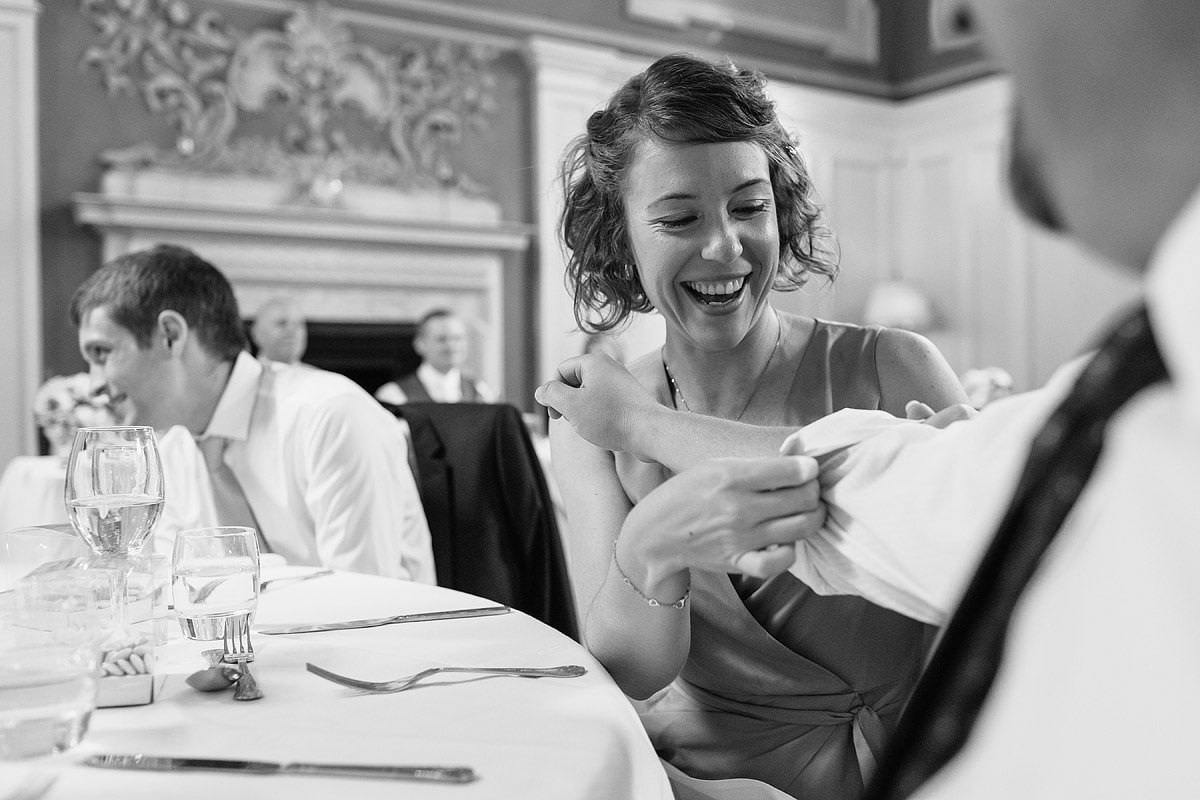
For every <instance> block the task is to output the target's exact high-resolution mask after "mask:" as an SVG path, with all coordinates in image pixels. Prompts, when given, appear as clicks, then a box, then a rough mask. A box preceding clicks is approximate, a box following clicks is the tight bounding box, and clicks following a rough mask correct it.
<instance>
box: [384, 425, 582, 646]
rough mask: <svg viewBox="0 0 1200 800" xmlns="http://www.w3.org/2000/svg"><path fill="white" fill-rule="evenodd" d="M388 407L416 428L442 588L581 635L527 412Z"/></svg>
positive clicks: (421, 487) (420, 473) (420, 480)
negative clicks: (496, 604)
mask: <svg viewBox="0 0 1200 800" xmlns="http://www.w3.org/2000/svg"><path fill="white" fill-rule="evenodd" d="M385 406H386V407H387V408H388V409H389V410H390V411H392V413H394V414H395V415H396V416H398V417H401V418H403V419H404V420H406V421H407V422H408V425H409V427H410V429H411V431H412V441H413V450H414V453H415V456H416V465H417V476H416V478H417V488H418V491H419V492H420V495H421V503H422V505H424V507H425V517H426V518H427V519H428V521H429V531H430V534H431V535H432V537H433V558H434V565H435V568H436V570H437V579H438V584H439V585H440V586H446V587H449V588H451V589H458V590H460V591H463V592H469V593H471V594H474V595H479V596H480V597H486V598H488V599H490V600H495V601H496V602H499V603H504V604H506V605H509V606H512V607H513V608H516V609H519V610H521V611H524V612H525V613H527V614H529V615H530V616H533V617H536V618H537V619H540V620H541V621H543V622H545V623H547V624H549V625H551V626H553V627H555V628H557V629H558V630H560V631H562V632H563V633H565V634H567V635H568V636H570V637H572V638H574V639H578V638H579V635H578V629H577V624H576V618H575V609H574V602H573V599H572V594H571V587H570V583H569V581H568V578H567V570H566V563H565V559H564V556H563V550H562V541H561V540H560V539H559V532H558V526H557V525H556V524H555V521H554V508H553V506H552V505H551V500H550V493H549V490H548V489H547V487H546V478H545V475H544V474H543V472H542V468H541V463H540V462H539V461H538V457H537V453H536V452H535V451H534V449H533V443H532V441H530V438H529V432H528V430H526V428H525V423H524V421H523V420H522V419H521V414H520V412H519V411H518V410H517V409H516V408H514V407H513V406H511V405H507V404H503V403H501V404H484V403H406V404H405V405H402V406H392V405H387V404H385Z"/></svg>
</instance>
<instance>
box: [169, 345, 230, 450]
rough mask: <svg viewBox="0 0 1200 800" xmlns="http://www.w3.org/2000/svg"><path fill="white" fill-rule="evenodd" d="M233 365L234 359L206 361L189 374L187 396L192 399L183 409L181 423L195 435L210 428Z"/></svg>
mask: <svg viewBox="0 0 1200 800" xmlns="http://www.w3.org/2000/svg"><path fill="white" fill-rule="evenodd" d="M233 365H234V362H233V361H216V360H212V361H206V363H204V364H203V365H201V366H200V368H198V369H196V370H195V371H193V372H191V373H190V374H189V377H188V384H189V385H188V389H189V391H188V394H187V396H188V397H190V398H192V400H191V401H190V402H188V403H187V405H186V407H185V408H183V409H182V410H181V415H180V416H181V424H183V425H184V426H186V427H187V429H188V431H189V432H190V433H191V434H192V435H193V436H199V435H200V434H202V433H204V431H205V430H207V429H208V424H209V423H210V422H211V421H212V418H213V414H215V413H216V411H217V405H218V404H219V403H220V402H221V396H222V395H223V394H224V393H225V387H226V386H227V385H228V384H229V376H230V375H232V374H233Z"/></svg>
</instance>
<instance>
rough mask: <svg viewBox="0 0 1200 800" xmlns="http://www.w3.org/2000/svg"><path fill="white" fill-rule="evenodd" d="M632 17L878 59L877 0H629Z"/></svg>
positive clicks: (846, 56)
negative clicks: (875, 0)
mask: <svg viewBox="0 0 1200 800" xmlns="http://www.w3.org/2000/svg"><path fill="white" fill-rule="evenodd" d="M626 10H627V11H628V13H629V15H630V16H631V17H633V18H634V19H640V20H643V21H646V22H653V23H657V24H659V25H666V26H669V27H672V28H676V29H679V30H687V29H689V28H692V29H701V30H709V31H713V32H716V33H738V34H743V35H747V36H754V37H758V38H761V39H770V40H773V41H780V42H786V43H789V44H797V45H804V46H808V47H814V48H818V49H821V50H824V51H826V52H827V53H829V55H831V56H833V57H835V58H840V59H844V60H848V61H859V62H863V63H866V64H877V63H878V62H879V11H878V10H877V9H876V7H875V3H874V2H873V0H802V1H801V0H790V1H781V0H626Z"/></svg>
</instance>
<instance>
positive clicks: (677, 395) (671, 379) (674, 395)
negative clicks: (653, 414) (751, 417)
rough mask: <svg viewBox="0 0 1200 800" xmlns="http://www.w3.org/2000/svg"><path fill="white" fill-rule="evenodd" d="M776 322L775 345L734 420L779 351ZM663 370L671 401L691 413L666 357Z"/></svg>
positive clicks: (779, 331)
mask: <svg viewBox="0 0 1200 800" xmlns="http://www.w3.org/2000/svg"><path fill="white" fill-rule="evenodd" d="M776 322H777V324H778V326H779V327H778V329H777V331H776V333H775V346H774V347H773V348H771V356H770V357H769V358H768V359H767V363H766V364H764V365H763V368H762V372H760V373H758V379H757V380H755V381H754V388H752V389H751V390H750V394H749V395H747V396H746V404H745V405H743V406H742V410H741V411H739V412H738V415H737V416H736V417H734V418H733V421H734V422H738V421H739V420H741V418H742V416H743V415H744V414H745V413H746V410H747V409H748V408H750V404H751V403H752V402H754V396H755V395H756V394H758V390H759V388H761V387H762V385H763V381H764V380H766V377H767V372H768V371H769V370H770V369H771V362H773V361H774V360H775V354H776V353H778V352H779V343H780V342H782V341H783V320H780V319H778V318H777V319H776ZM663 372H665V373H666V374H667V386H668V387H670V389H671V403H672V404H673V405H674V406H675V408H676V409H678V408H679V407H680V406H682V407H683V410H684V411H686V412H688V413H689V414H690V413H692V409H691V406H689V405H688V401H687V398H686V397H684V396H683V390H682V389H680V388H679V384H678V383H676V382H675V376H674V375H672V374H671V368H670V367H668V366H667V359H666V358H664V359H663Z"/></svg>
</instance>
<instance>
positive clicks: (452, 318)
mask: <svg viewBox="0 0 1200 800" xmlns="http://www.w3.org/2000/svg"><path fill="white" fill-rule="evenodd" d="M413 349H414V350H416V351H417V355H419V356H420V357H421V366H419V367H417V371H416V372H413V373H410V374H408V375H405V376H403V377H401V378H400V379H398V380H394V381H388V382H387V383H385V384H384V385H383V386H380V387H379V388H378V389H376V390H375V397H376V398H377V399H379V400H382V401H383V402H385V403H394V404H395V405H400V404H402V403H408V402H418V403H419V402H426V403H428V402H430V401H432V402H435V403H494V402H496V393H495V392H493V391H492V390H491V389H490V388H489V387H488V385H487V384H486V383H484V382H483V381H480V380H475V379H473V378H471V377H469V376H467V375H464V374H463V372H462V365H463V363H464V362H465V361H466V358H467V326H466V324H465V323H464V322H463V321H462V319H461V318H460V317H459V316H458V315H457V314H455V313H454V312H453V311H449V310H447V309H444V308H435V309H434V310H432V311H430V312H428V313H427V314H425V316H423V317H421V321H420V323H418V325H417V335H416V338H415V339H413Z"/></svg>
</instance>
